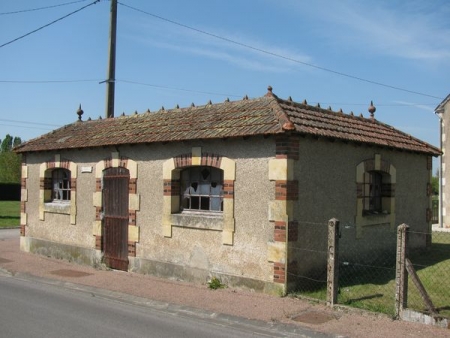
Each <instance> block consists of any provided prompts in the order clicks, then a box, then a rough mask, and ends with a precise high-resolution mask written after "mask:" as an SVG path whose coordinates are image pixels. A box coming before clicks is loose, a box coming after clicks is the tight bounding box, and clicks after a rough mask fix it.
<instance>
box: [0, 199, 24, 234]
mask: <svg viewBox="0 0 450 338" xmlns="http://www.w3.org/2000/svg"><path fill="white" fill-rule="evenodd" d="M19 225H20V201H0V228H10V227H18V226H19Z"/></svg>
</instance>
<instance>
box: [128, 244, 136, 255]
mask: <svg viewBox="0 0 450 338" xmlns="http://www.w3.org/2000/svg"><path fill="white" fill-rule="evenodd" d="M128 256H131V257H136V242H128Z"/></svg>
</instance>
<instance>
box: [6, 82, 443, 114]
mask: <svg viewBox="0 0 450 338" xmlns="http://www.w3.org/2000/svg"><path fill="white" fill-rule="evenodd" d="M100 81H101V80H100V79H79V80H0V83H12V84H52V83H80V82H95V83H99V82H100ZM115 81H116V82H119V83H127V84H134V85H140V86H147V87H153V88H159V89H165V90H177V91H183V92H189V93H197V94H205V95H215V96H223V97H237V98H240V97H242V95H236V94H225V93H217V92H208V91H203V90H195V89H186V88H179V87H170V86H163V85H158V84H153V83H145V82H139V81H131V80H125V79H116V80H115ZM308 101H310V100H308ZM317 103H320V104H321V105H322V106H323V105H332V106H364V107H365V106H367V103H346V102H319V101H312V100H311V101H310V104H317ZM376 106H377V107H413V106H431V107H434V106H436V103H395V104H394V103H380V102H377V103H376ZM0 121H1V119H0Z"/></svg>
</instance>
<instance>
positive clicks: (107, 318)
mask: <svg viewBox="0 0 450 338" xmlns="http://www.w3.org/2000/svg"><path fill="white" fill-rule="evenodd" d="M0 336H1V337H4V338H8V337H36V338H39V337H46V338H52V337H58V338H60V337H66V338H71V337H77V338H78V337H96V338H97V337H98V338H100V337H108V338H115V337H121V338H124V337H171V338H174V337H186V338H189V337H198V338H202V337H205V338H206V337H208V338H210V337H219V338H220V337H326V335H323V334H320V333H315V332H312V331H308V330H301V329H299V328H296V329H294V328H293V327H291V326H276V327H275V326H274V327H271V326H270V325H268V324H267V323H264V322H257V321H248V320H245V319H240V320H234V319H232V320H224V319H223V318H214V317H213V316H208V315H207V314H205V313H202V314H196V313H193V312H183V311H173V310H171V309H169V308H164V307H158V306H155V305H150V306H149V305H145V303H142V304H136V303H133V302H130V301H127V300H125V299H120V298H116V297H111V296H108V295H107V294H102V293H101V292H92V291H90V290H88V289H85V290H83V289H77V288H76V287H75V288H72V289H71V288H67V287H65V286H62V285H60V284H58V283H53V284H48V283H45V282H41V281H39V280H35V279H33V278H30V279H28V278H17V277H14V276H11V275H7V274H2V273H1V272H0Z"/></svg>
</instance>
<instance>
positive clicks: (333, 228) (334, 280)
mask: <svg viewBox="0 0 450 338" xmlns="http://www.w3.org/2000/svg"><path fill="white" fill-rule="evenodd" d="M327 261H328V264H327V265H328V266H327V305H328V306H333V305H334V304H336V303H337V295H338V290H339V220H337V219H336V218H332V219H330V220H329V221H328V259H327Z"/></svg>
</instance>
